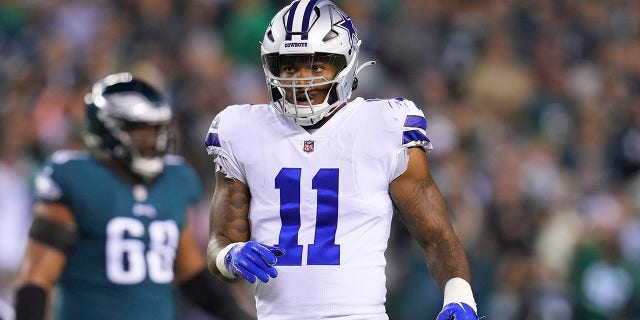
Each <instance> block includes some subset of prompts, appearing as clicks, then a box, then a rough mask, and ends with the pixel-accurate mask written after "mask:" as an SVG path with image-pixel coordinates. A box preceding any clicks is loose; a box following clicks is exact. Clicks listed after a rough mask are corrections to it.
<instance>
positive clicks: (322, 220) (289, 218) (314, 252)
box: [275, 168, 340, 266]
mask: <svg viewBox="0 0 640 320" xmlns="http://www.w3.org/2000/svg"><path fill="white" fill-rule="evenodd" d="M301 174H302V169H300V168H282V170H280V172H279V173H278V175H277V176H276V181H275V188H276V189H279V190H280V219H281V221H282V228H281V229H280V238H279V244H278V245H279V246H280V248H282V249H284V250H286V254H285V255H284V256H282V257H280V258H278V265H283V266H300V265H302V245H301V244H299V243H298V233H299V231H300V225H301V220H300V190H301V188H303V187H304V186H302V185H301V183H300V181H301V179H300V177H301ZM338 182H339V169H335V168H322V169H320V170H318V172H317V173H316V175H315V176H314V177H313V179H312V181H311V188H313V189H314V190H317V194H318V197H317V206H316V224H315V236H314V240H313V243H312V244H309V246H308V252H307V264H308V265H339V264H340V245H337V244H336V229H337V227H338V184H339V183H338Z"/></svg>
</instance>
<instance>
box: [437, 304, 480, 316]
mask: <svg viewBox="0 0 640 320" xmlns="http://www.w3.org/2000/svg"><path fill="white" fill-rule="evenodd" d="M436 320H478V315H477V314H476V312H475V311H473V308H471V306H469V305H468V304H466V303H462V302H459V303H449V304H448V305H446V306H444V308H442V311H440V314H438V318H436Z"/></svg>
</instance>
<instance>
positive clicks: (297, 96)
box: [278, 55, 338, 105]
mask: <svg viewBox="0 0 640 320" xmlns="http://www.w3.org/2000/svg"><path fill="white" fill-rule="evenodd" d="M333 60H334V59H333V58H330V57H322V56H321V57H318V56H310V55H298V56H282V57H281V58H280V67H279V70H278V72H279V76H280V77H282V78H291V79H299V80H291V81H287V80H284V81H282V84H284V85H293V86H294V87H293V88H286V89H285V93H286V94H285V99H287V101H289V102H291V103H296V104H297V105H309V104H320V103H322V102H324V100H325V98H326V97H327V94H328V93H329V90H330V89H331V86H332V84H330V83H327V84H322V83H323V82H326V81H329V80H333V79H334V78H335V76H336V74H338V68H337V67H336V65H335V63H334V61H333ZM311 84H319V85H313V86H310V85H311Z"/></svg>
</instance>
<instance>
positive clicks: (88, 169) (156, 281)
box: [36, 151, 201, 320]
mask: <svg viewBox="0 0 640 320" xmlns="http://www.w3.org/2000/svg"><path fill="white" fill-rule="evenodd" d="M36 189H37V191H38V192H37V195H38V198H39V200H42V201H47V202H61V203H63V204H65V205H67V206H68V207H69V208H70V209H71V211H72V212H73V215H74V216H75V219H76V222H77V226H78V232H79V240H78V242H77V243H76V245H75V246H74V247H73V249H72V250H71V251H70V252H69V253H68V255H67V263H66V265H65V267H64V270H63V272H62V274H61V276H60V278H59V280H58V283H57V286H56V293H55V306H54V314H55V319H64V320H74V319H83V320H84V319H109V320H115V319H136V320H145V319H153V320H160V319H176V317H177V306H176V295H175V292H174V286H173V278H174V274H173V266H174V260H175V258H176V250H177V248H178V242H179V238H180V232H181V230H182V227H183V225H184V224H185V212H186V209H187V207H188V206H189V205H191V204H193V203H194V202H196V201H198V200H199V197H200V192H201V186H200V182H199V180H198V177H197V176H196V174H195V172H194V171H193V169H192V168H191V167H190V166H188V165H187V164H186V163H185V162H184V161H183V160H182V158H180V157H177V156H166V157H165V170H164V172H163V173H162V174H161V175H160V176H159V177H158V179H157V180H156V181H155V182H154V183H153V184H152V185H150V186H145V185H135V186H132V185H130V184H127V183H126V182H125V181H123V180H122V179H120V178H119V177H118V176H117V175H116V174H115V173H114V172H112V171H111V170H109V169H108V168H107V167H105V166H104V165H103V164H102V163H100V162H98V161H96V160H95V159H93V158H92V157H90V156H89V155H88V154H86V153H81V152H73V151H60V152H56V153H55V154H53V155H52V156H51V158H50V159H49V161H48V163H47V165H46V166H45V167H44V169H43V171H42V174H40V175H39V176H38V177H37V178H36Z"/></svg>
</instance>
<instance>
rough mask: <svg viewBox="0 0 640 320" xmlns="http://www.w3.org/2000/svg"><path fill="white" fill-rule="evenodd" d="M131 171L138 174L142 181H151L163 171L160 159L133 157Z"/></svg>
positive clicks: (162, 162)
mask: <svg viewBox="0 0 640 320" xmlns="http://www.w3.org/2000/svg"><path fill="white" fill-rule="evenodd" d="M130 168H131V171H133V172H135V173H137V174H139V175H140V176H141V177H142V178H144V179H153V178H155V177H157V176H158V175H159V174H160V173H162V170H164V161H163V159H162V157H153V158H143V157H140V156H134V157H133V159H131V166H130Z"/></svg>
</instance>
